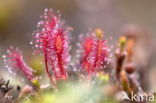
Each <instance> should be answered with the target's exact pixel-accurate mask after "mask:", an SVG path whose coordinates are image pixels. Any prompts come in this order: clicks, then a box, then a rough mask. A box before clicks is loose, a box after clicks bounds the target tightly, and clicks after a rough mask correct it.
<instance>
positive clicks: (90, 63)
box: [9, 9, 109, 84]
mask: <svg viewBox="0 0 156 103" xmlns="http://www.w3.org/2000/svg"><path fill="white" fill-rule="evenodd" d="M41 19H42V20H41V21H39V22H38V30H36V31H34V33H33V42H31V44H34V45H35V48H37V50H35V53H42V54H43V55H44V61H45V68H46V72H47V74H48V76H49V78H50V80H51V82H53V84H55V83H54V80H61V79H67V78H68V71H67V69H68V66H69V62H70V54H69V50H70V46H69V43H70V40H69V34H70V30H71V29H70V28H69V27H68V26H66V25H65V23H64V22H63V21H62V20H61V19H60V16H59V14H55V13H54V12H53V11H52V10H51V9H45V12H44V14H43V15H42V16H41ZM103 35H104V34H103V32H102V31H101V30H100V29H97V30H96V31H95V32H92V33H90V34H89V35H87V36H84V37H82V38H81V40H82V41H81V44H80V51H82V52H81V59H80V65H81V70H84V71H85V72H86V73H87V74H89V75H92V74H96V73H97V72H98V71H100V70H101V69H104V68H105V65H106V63H107V62H108V52H109V47H107V46H106V42H107V41H106V40H104V39H103ZM9 57H11V58H12V59H11V60H12V62H15V66H16V67H15V68H20V70H22V71H23V73H24V74H25V75H26V76H27V77H28V79H29V80H32V78H33V74H32V70H31V69H30V68H29V67H28V66H27V65H26V64H25V62H24V61H23V58H22V55H21V52H20V51H19V50H18V49H14V50H13V49H12V50H11V51H10V53H9Z"/></svg>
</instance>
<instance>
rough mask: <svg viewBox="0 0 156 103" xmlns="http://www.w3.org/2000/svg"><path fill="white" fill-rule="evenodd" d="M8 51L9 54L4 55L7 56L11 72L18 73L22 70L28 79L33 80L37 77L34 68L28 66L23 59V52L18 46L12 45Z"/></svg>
mask: <svg viewBox="0 0 156 103" xmlns="http://www.w3.org/2000/svg"><path fill="white" fill-rule="evenodd" d="M7 53H8V54H7V55H6V56H5V55H4V56H3V57H4V58H5V59H4V61H5V63H6V66H7V68H8V69H9V70H10V72H12V73H18V71H20V72H21V73H23V74H24V75H25V76H26V77H27V78H28V80H30V81H33V79H34V78H35V77H34V75H33V70H32V69H31V68H30V67H29V66H27V64H26V63H25V61H24V60H23V56H22V52H21V51H20V50H19V49H18V48H13V47H10V49H8V50H7Z"/></svg>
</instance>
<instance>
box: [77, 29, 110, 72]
mask: <svg viewBox="0 0 156 103" xmlns="http://www.w3.org/2000/svg"><path fill="white" fill-rule="evenodd" d="M99 37H100V38H99ZM102 37H103V36H99V34H98V36H96V32H95V33H94V32H93V33H90V34H89V35H87V36H86V37H83V41H81V45H80V48H81V51H82V52H81V57H80V58H81V59H80V65H81V68H82V69H83V70H85V71H86V72H87V74H95V73H97V72H98V71H99V70H100V69H103V68H104V66H105V65H106V62H107V59H108V54H109V52H108V51H109V47H107V44H106V42H107V41H106V40H104V39H103V38H102ZM81 39H82V38H81Z"/></svg>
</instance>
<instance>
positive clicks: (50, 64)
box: [33, 9, 70, 79]
mask: <svg viewBox="0 0 156 103" xmlns="http://www.w3.org/2000/svg"><path fill="white" fill-rule="evenodd" d="M38 24H39V26H38V28H39V30H37V31H36V32H35V33H34V34H33V39H34V44H35V47H36V48H38V49H39V51H41V52H42V53H43V54H44V60H45V66H46V72H47V74H48V76H49V78H50V79H51V78H52V75H51V74H53V77H55V78H56V79H65V78H67V70H66V69H67V67H68V65H69V60H70V55H69V42H70V41H69V28H68V27H66V26H64V22H63V21H61V20H60V16H59V15H58V14H55V13H54V12H53V11H52V10H51V9H45V12H44V15H43V16H42V20H41V21H39V23H38ZM51 71H52V73H51Z"/></svg>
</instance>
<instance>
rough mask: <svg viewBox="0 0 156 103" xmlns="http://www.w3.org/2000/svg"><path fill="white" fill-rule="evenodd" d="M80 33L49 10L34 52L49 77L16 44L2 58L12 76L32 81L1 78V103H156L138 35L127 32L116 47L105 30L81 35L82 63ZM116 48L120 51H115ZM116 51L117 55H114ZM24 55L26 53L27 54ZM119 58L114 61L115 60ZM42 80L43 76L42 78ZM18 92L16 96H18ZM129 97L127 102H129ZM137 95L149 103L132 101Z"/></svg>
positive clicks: (39, 25)
mask: <svg viewBox="0 0 156 103" xmlns="http://www.w3.org/2000/svg"><path fill="white" fill-rule="evenodd" d="M73 30H74V29H73V28H72V27H69V26H68V25H67V24H66V23H65V21H64V20H62V18H61V16H60V14H59V13H55V11H53V10H52V9H45V11H44V13H43V15H41V16H40V21H39V22H38V23H37V29H36V30H35V31H34V32H33V33H32V40H31V42H30V44H31V45H32V47H33V53H32V54H34V55H35V56H36V55H41V56H42V60H43V64H44V67H43V68H42V69H44V71H45V72H46V76H47V77H48V79H49V82H47V83H46V84H44V83H42V82H41V80H42V81H43V80H44V79H45V78H44V77H42V75H37V74H36V72H37V70H35V69H33V67H31V66H29V65H28V64H27V63H26V62H25V60H24V58H23V54H22V51H21V50H20V49H19V48H18V47H13V46H11V47H10V48H8V49H7V50H6V53H5V54H4V55H3V56H2V57H3V59H4V64H5V68H6V69H7V70H8V72H9V73H10V74H11V75H14V76H17V75H20V76H21V77H22V78H24V79H26V80H27V81H28V82H26V83H25V84H26V85H25V86H24V87H23V86H20V85H18V86H16V85H12V84H11V83H9V81H6V80H4V79H1V80H0V103H118V102H122V103H146V102H150V101H152V100H153V101H154V93H149V92H147V91H144V89H143V87H142V85H141V84H140V82H139V79H138V75H139V73H138V71H137V66H136V65H135V63H134V61H133V49H134V45H135V44H136V43H137V42H136V41H137V39H136V37H134V35H129V34H125V35H123V36H122V37H120V38H119V41H118V43H116V44H110V39H106V38H105V35H107V34H105V33H104V32H103V30H102V29H100V28H95V29H92V30H90V31H88V32H87V33H86V34H81V35H80V36H79V42H78V43H76V44H77V48H78V50H77V51H76V53H75V55H76V56H77V60H75V62H72V61H71V59H72V58H74V57H75V55H74V56H73V55H71V54H70V51H71V50H72V47H71V38H72V36H73V35H72V31H73ZM112 47H114V48H113V49H112ZM114 50H115V51H114ZM23 52H24V51H23ZM113 53H114V54H115V56H114V59H113V58H112V57H111V55H112V54H113ZM40 77H42V78H40ZM15 93H16V96H15ZM122 93H124V94H125V95H126V96H127V98H123V94H122ZM131 93H142V94H143V95H145V96H147V98H149V99H141V100H140V99H139V100H138V99H133V100H132V99H131V98H132V95H131Z"/></svg>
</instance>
